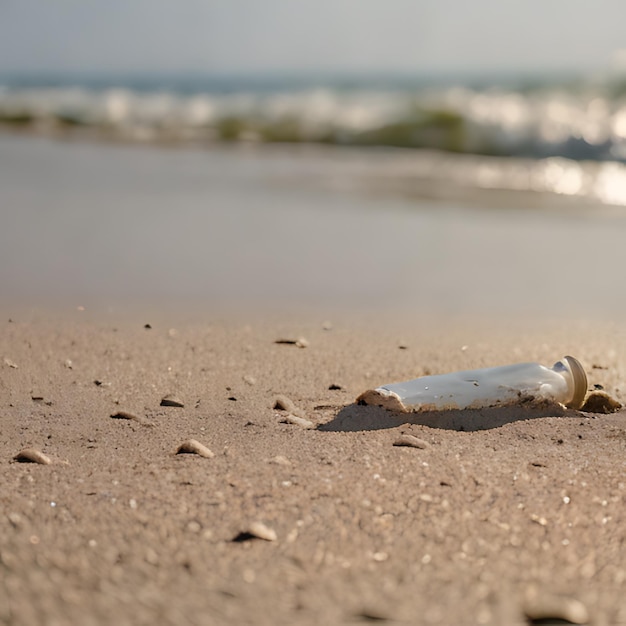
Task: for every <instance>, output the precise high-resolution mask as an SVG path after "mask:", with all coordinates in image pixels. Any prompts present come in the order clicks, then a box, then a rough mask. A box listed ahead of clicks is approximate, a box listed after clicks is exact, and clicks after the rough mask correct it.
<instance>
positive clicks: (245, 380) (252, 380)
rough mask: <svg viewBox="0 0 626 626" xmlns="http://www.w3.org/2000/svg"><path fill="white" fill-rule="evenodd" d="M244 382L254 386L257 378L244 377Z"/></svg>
mask: <svg viewBox="0 0 626 626" xmlns="http://www.w3.org/2000/svg"><path fill="white" fill-rule="evenodd" d="M243 382H244V383H247V384H248V385H250V386H252V385H256V378H255V377H254V376H247V375H246V376H244V377H243Z"/></svg>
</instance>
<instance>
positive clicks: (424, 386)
mask: <svg viewBox="0 0 626 626" xmlns="http://www.w3.org/2000/svg"><path fill="white" fill-rule="evenodd" d="M586 393H587V375H586V374H585V370H584V369H583V367H582V365H581V364H580V363H579V362H578V361H577V360H576V359H575V358H574V357H573V356H566V357H564V358H563V359H562V360H560V361H557V362H556V363H555V364H554V365H553V366H552V367H545V366H543V365H540V364H539V363H518V364H516V365H505V366H502V367H489V368H486V369H479V370H468V371H464V372H454V373H451V374H442V375H440V376H422V377H421V378H416V379H415V380H409V381H407V382H404V383H393V384H390V385H383V386H382V387H378V388H377V389H373V390H370V391H366V392H365V393H363V394H361V395H360V396H359V397H358V398H357V402H358V403H359V404H371V405H374V406H382V407H384V408H385V409H389V410H390V411H400V412H403V413H408V412H424V411H446V410H459V409H480V408H487V407H502V406H511V405H516V404H518V405H519V404H527V403H533V402H536V403H539V402H555V403H559V404H563V405H565V406H566V407H568V408H570V409H579V408H580V407H581V406H582V405H583V402H584V400H585V395H586Z"/></svg>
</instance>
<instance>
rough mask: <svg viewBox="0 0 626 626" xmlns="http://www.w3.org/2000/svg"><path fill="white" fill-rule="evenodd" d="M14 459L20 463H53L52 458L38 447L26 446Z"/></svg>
mask: <svg viewBox="0 0 626 626" xmlns="http://www.w3.org/2000/svg"><path fill="white" fill-rule="evenodd" d="M13 459H14V460H15V461H17V462H18V463H39V465H50V464H51V463H52V459H51V458H50V457H49V456H48V455H46V454H44V453H43V452H41V451H40V450H37V449H36V448H25V449H24V450H21V451H20V452H18V453H17V454H16V455H15V456H14V457H13Z"/></svg>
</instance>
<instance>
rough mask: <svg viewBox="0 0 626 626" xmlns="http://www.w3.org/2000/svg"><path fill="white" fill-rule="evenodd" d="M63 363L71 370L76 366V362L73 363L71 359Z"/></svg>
mask: <svg viewBox="0 0 626 626" xmlns="http://www.w3.org/2000/svg"><path fill="white" fill-rule="evenodd" d="M63 365H65V367H67V369H68V370H71V369H72V368H73V367H74V364H73V363H72V360H71V359H65V362H64V363H63Z"/></svg>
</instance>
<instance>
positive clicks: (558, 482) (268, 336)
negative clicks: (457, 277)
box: [0, 309, 626, 626]
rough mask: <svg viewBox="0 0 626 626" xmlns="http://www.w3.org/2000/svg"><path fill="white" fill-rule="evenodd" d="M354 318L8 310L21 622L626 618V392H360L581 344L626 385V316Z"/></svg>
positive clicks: (7, 596) (606, 380) (7, 561)
mask: <svg viewBox="0 0 626 626" xmlns="http://www.w3.org/2000/svg"><path fill="white" fill-rule="evenodd" d="M9 317H10V319H9ZM330 321H331V322H332V326H331V325H329V324H324V322H325V320H324V319H323V318H321V317H320V318H316V317H315V316H309V317H307V316H303V315H300V316H293V317H290V316H286V315H285V316H283V317H276V316H273V317H272V316H263V315H260V314H251V315H250V316H249V318H243V317H239V318H226V317H224V318H222V319H220V318H218V317H211V316H205V317H204V318H201V317H200V316H198V317H195V318H193V317H190V316H185V315H178V316H176V315H172V316H171V317H169V318H168V317H166V316H164V315H162V316H154V315H152V314H151V315H143V316H137V315H130V314H128V315H114V314H107V313H104V312H92V311H91V310H89V309H88V310H86V311H79V310H75V309H72V310H67V311H65V312H63V313H62V314H58V313H51V312H43V311H40V312H38V313H33V312H29V313H27V312H23V311H22V312H12V313H10V314H7V315H6V316H4V317H3V318H2V319H1V320H0V328H1V332H0V402H1V411H0V462H1V463H2V464H3V471H2V472H1V473H0V498H1V509H2V514H1V515H0V623H4V624H11V625H14V626H21V625H26V624H28V625H32V624H40V625H63V624H84V625H90V624H94V625H95V624H111V623H115V624H116V625H117V626H123V625H131V624H132V625H133V626H135V625H138V624H164V625H169V624H172V625H173V624H194V625H204V624H207V625H208V624H256V625H262V624H268V625H269V624H271V625H276V624H339V623H359V622H367V621H371V620H379V621H383V622H386V623H410V624H494V625H495V624H498V625H501V624H524V623H527V620H528V619H529V617H530V618H536V619H539V618H541V617H542V615H543V616H544V617H547V616H552V617H561V618H567V619H570V620H571V621H588V622H589V623H591V624H594V625H610V624H611V625H612V624H619V623H626V599H625V598H626V540H625V532H626V531H625V528H626V509H625V504H626V464H625V459H626V454H625V453H626V413H624V412H618V413H614V414H610V415H596V414H589V413H587V414H583V413H579V412H574V411H568V412H561V414H560V415H558V416H555V415H554V414H551V413H550V411H545V410H544V411H541V410H537V411H534V412H533V411H529V410H525V411H524V410H519V411H517V410H508V411H506V412H497V411H496V412H493V411H492V412H489V411H473V412H460V413H457V414H451V415H446V416H442V418H441V420H437V419H436V418H435V417H433V416H427V417H425V418H424V417H422V418H420V417H419V416H413V417H411V416H394V415H392V414H389V413H386V412H385V411H383V410H381V409H377V408H372V407H361V406H356V405H355V404H354V399H355V398H356V397H357V396H358V395H359V394H360V393H361V392H362V391H364V390H365V389H367V388H371V387H373V386H377V385H379V384H384V383H387V382H392V381H397V380H404V379H407V378H412V377H414V376H418V375H420V374H424V373H428V372H430V373H433V374H434V373H439V372H445V371H449V370H453V369H468V368H473V367H484V366H489V365H498V364H503V363H508V362H516V361H526V360H538V361H541V362H544V363H546V364H551V363H552V362H554V361H555V360H557V359H559V358H560V357H562V356H563V355H564V354H573V355H574V356H576V357H577V358H579V359H580V360H581V361H582V363H583V365H584V366H585V368H586V370H587V371H588V374H589V378H590V384H591V385H594V384H599V385H603V386H604V387H605V388H606V389H607V390H608V391H609V392H610V393H611V394H613V395H616V396H617V397H618V398H620V397H621V396H620V394H621V391H620V389H619V388H620V386H621V385H623V381H624V380H625V378H626V357H625V356H624V355H625V354H626V350H625V348H626V334H625V332H624V328H622V327H620V326H615V325H610V324H607V323H603V324H598V325H592V324H587V325H585V324H579V325H573V324H564V325H563V326H562V327H560V328H559V327H557V326H555V325H542V324H540V323H537V324H536V325H534V326H531V325H529V324H527V325H525V326H523V327H522V326H518V325H516V324H515V323H513V322H510V323H509V325H508V326H505V325H504V324H502V323H501V324H500V325H499V326H497V327H494V326H491V327H490V326H488V325H486V324H484V325H480V324H475V323H472V324H470V323H465V324H462V323H459V321H458V320H451V319H450V320H445V319H439V320H437V321H433V320H426V319H423V320H412V322H411V323H409V322H408V321H402V320H395V321H394V323H393V324H391V323H389V320H386V319H385V320H383V319H380V320H375V319H369V320H364V319H362V320H359V321H356V322H355V321H354V318H349V317H345V316H344V317H342V316H337V317H334V318H333V319H332V320H330ZM146 324H149V325H150V326H151V327H150V328H148V327H145V325H146ZM300 337H304V338H306V339H307V341H308V346H307V347H304V348H300V347H297V346H296V345H295V344H289V343H275V341H276V340H277V339H294V340H295V339H298V338H300ZM168 394H169V395H172V396H174V397H175V399H177V400H179V401H180V403H182V404H184V406H183V407H176V406H161V405H160V403H161V400H162V398H163V397H165V396H166V395H168ZM279 395H284V396H286V397H287V398H288V399H289V400H291V401H292V402H293V403H294V405H295V411H293V412H295V413H297V414H299V417H300V418H301V419H304V420H308V421H310V422H311V423H312V426H313V427H312V428H306V427H305V426H306V422H300V423H285V421H284V418H285V417H286V415H287V413H286V412H285V411H283V410H278V409H275V408H274V404H275V401H276V398H277V396H279ZM120 412H126V413H128V414H129V415H127V416H126V417H130V418H131V419H114V418H112V417H111V416H112V415H115V414H118V413H120ZM133 416H134V417H135V418H136V419H132V417H133ZM295 421H296V422H298V420H295ZM402 434H410V435H413V436H415V437H417V438H419V439H420V440H422V441H423V442H426V443H425V444H424V443H421V444H420V445H421V446H423V447H421V448H420V447H418V448H416V447H406V446H403V447H399V446H394V445H393V444H394V442H396V440H398V438H399V437H400V436H401V435H402ZM190 439H193V440H196V441H197V442H199V443H200V444H202V445H204V446H206V447H207V448H208V449H209V450H210V451H211V452H212V453H213V455H214V456H213V457H211V455H210V454H208V455H207V456H199V455H196V454H175V452H176V450H177V449H178V447H179V446H180V445H181V444H182V443H183V442H186V441H188V440H190ZM27 448H34V449H37V450H39V451H41V452H42V453H44V454H45V455H47V456H48V457H49V458H50V460H51V463H50V464H34V463H20V462H16V461H14V460H13V457H14V456H15V455H16V454H18V453H19V452H20V451H22V450H24V449H27ZM537 623H540V622H539V621H538V622H537Z"/></svg>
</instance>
